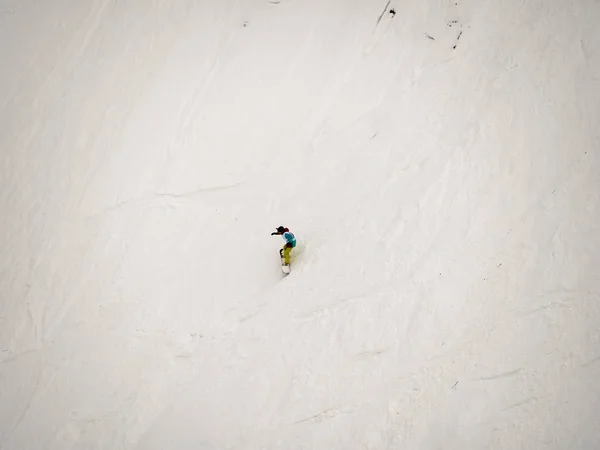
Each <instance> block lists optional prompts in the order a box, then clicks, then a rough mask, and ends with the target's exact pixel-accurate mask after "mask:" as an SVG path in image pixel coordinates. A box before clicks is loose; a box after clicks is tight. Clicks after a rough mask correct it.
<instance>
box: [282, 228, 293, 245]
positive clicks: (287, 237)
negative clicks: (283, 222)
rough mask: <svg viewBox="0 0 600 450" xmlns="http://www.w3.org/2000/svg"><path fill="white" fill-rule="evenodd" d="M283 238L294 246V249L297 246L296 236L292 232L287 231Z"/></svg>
mask: <svg viewBox="0 0 600 450" xmlns="http://www.w3.org/2000/svg"><path fill="white" fill-rule="evenodd" d="M281 236H282V237H283V240H284V241H285V242H286V243H289V244H292V247H295V246H296V236H294V233H292V232H291V231H286V232H285V233H283V234H282V235H281Z"/></svg>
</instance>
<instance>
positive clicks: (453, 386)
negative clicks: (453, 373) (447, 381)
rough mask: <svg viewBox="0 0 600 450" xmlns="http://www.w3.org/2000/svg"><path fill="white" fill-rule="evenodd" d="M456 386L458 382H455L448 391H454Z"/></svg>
mask: <svg viewBox="0 0 600 450" xmlns="http://www.w3.org/2000/svg"><path fill="white" fill-rule="evenodd" d="M457 384H458V380H457V381H456V383H454V384H453V385H452V387H451V388H450V389H454V388H455V387H456V385H457Z"/></svg>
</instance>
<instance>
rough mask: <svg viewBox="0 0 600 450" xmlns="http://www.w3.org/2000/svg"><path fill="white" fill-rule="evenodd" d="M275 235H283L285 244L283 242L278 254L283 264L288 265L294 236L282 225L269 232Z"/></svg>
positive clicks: (294, 241) (293, 245) (294, 244)
mask: <svg viewBox="0 0 600 450" xmlns="http://www.w3.org/2000/svg"><path fill="white" fill-rule="evenodd" d="M275 235H279V236H283V240H284V241H285V244H284V246H283V248H282V249H281V250H279V255H280V256H281V258H282V259H283V260H284V265H285V266H289V265H290V253H291V252H292V249H293V248H294V247H295V246H296V237H295V236H294V233H292V232H291V231H290V230H289V228H285V227H282V226H279V227H277V231H275V232H273V233H271V236H275Z"/></svg>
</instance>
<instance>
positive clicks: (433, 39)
mask: <svg viewBox="0 0 600 450" xmlns="http://www.w3.org/2000/svg"><path fill="white" fill-rule="evenodd" d="M425 37H427V39H431V40H432V41H435V38H434V37H433V36H431V35H430V34H427V33H425Z"/></svg>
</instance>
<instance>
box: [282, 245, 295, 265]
mask: <svg viewBox="0 0 600 450" xmlns="http://www.w3.org/2000/svg"><path fill="white" fill-rule="evenodd" d="M292 248H293V247H288V246H287V245H286V246H285V247H283V257H284V259H285V263H286V264H289V263H290V253H292Z"/></svg>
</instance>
